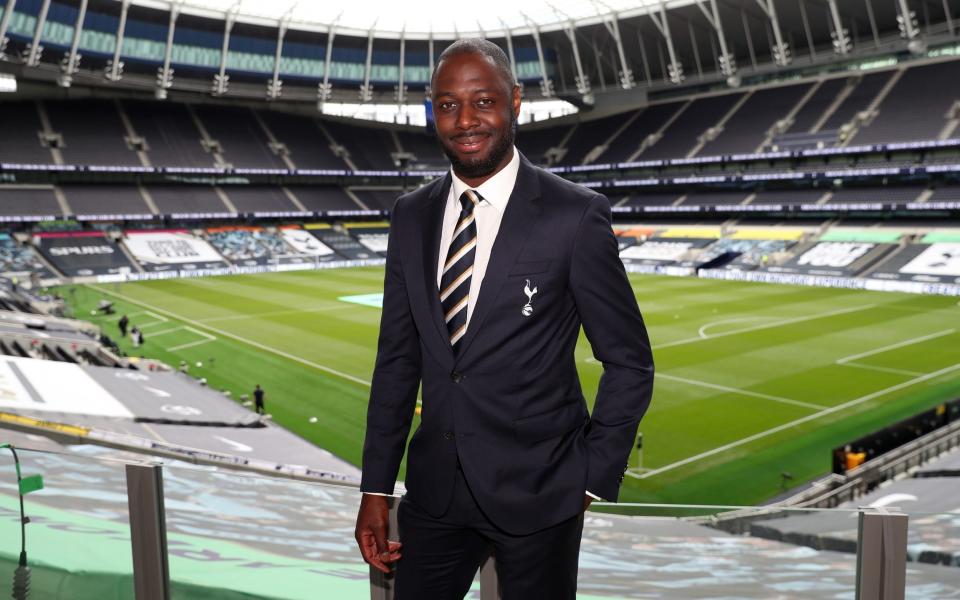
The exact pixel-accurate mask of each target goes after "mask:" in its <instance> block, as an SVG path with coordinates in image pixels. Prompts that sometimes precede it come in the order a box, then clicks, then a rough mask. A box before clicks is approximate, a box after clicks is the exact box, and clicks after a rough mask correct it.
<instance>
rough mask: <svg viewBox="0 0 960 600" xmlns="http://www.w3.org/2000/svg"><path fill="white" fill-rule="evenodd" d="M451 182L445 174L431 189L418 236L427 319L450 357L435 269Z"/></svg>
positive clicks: (448, 175) (438, 257)
mask: <svg viewBox="0 0 960 600" xmlns="http://www.w3.org/2000/svg"><path fill="white" fill-rule="evenodd" d="M451 183H452V178H451V176H450V173H449V172H448V173H447V175H446V177H445V178H444V180H443V182H442V183H441V184H440V185H438V186H436V187H434V190H433V192H432V193H431V194H430V196H429V198H428V199H427V202H425V203H424V204H423V205H422V206H421V207H420V210H421V211H422V217H421V219H420V223H421V224H422V226H423V231H422V236H421V238H422V241H423V257H422V258H423V280H424V281H423V283H424V288H425V291H426V299H427V307H428V310H429V312H430V320H431V321H433V323H434V325H435V328H436V330H437V333H438V334H439V335H440V342H441V345H442V346H443V347H444V349H445V350H444V351H445V353H446V355H448V356H450V357H452V356H453V349H452V348H451V347H450V339H449V333H448V332H447V324H446V322H445V321H444V320H443V307H442V306H441V305H440V292H439V290H438V289H437V269H438V268H439V265H438V261H439V260H440V237H441V235H442V233H443V213H444V208H445V207H446V201H447V195H448V194H449V193H450V185H451Z"/></svg>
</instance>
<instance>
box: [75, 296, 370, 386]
mask: <svg viewBox="0 0 960 600" xmlns="http://www.w3.org/2000/svg"><path fill="white" fill-rule="evenodd" d="M90 287H91V288H92V289H95V290H97V291H98V292H100V293H103V294H108V295H110V296H113V297H114V298H120V299H121V300H124V301H126V302H129V303H131V304H136V305H137V306H142V307H143V308H147V309H150V310H153V311H156V312H159V313H163V314H165V315H167V316H169V317H171V318H173V319H177V320H179V321H183V322H184V323H190V324H191V325H196V326H197V327H202V328H204V329H206V330H208V331H212V332H214V333H216V334H217V335H219V336H220V337H223V338H227V339H232V340H236V341H238V342H241V343H243V344H247V345H248V346H252V347H254V348H259V349H260V350H265V351H267V352H270V353H271V354H276V355H277V356H280V357H283V358H286V359H289V360H292V361H294V362H297V363H300V364H302V365H306V366H308V367H312V368H314V369H317V370H318V371H323V372H324V373H329V374H331V375H336V376H337V377H341V378H343V379H346V380H348V381H352V382H354V383H357V384H360V385H362V386H366V387H370V382H369V381H367V380H365V379H360V378H359V377H356V376H354V375H350V374H349V373H344V372H343V371H338V370H336V369H333V368H331V367H328V366H325V365H321V364H319V363H315V362H313V361H310V360H307V359H305V358H301V357H299V356H297V355H295V354H290V353H289V352H284V351H283V350H280V349H278V348H273V347H271V346H267V345H266V344H261V343H260V342H255V341H253V340H250V339H247V338H245V337H241V336H239V335H236V334H234V333H230V332H229V331H224V330H222V329H217V328H216V327H210V326H209V325H204V324H203V323H201V322H199V321H195V320H193V319H188V318H186V317H182V316H180V315H178V314H176V313H174V312H171V311H169V310H166V309H163V308H159V307H157V306H153V305H151V304H147V303H146V302H141V301H140V300H134V299H133V298H130V297H129V296H125V295H123V294H121V293H119V292H111V291H109V290H105V289H103V288H101V287H99V286H96V285H90Z"/></svg>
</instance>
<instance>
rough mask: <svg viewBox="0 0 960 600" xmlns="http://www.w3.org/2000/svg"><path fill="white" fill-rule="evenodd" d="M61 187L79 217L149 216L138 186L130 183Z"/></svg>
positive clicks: (68, 203)
mask: <svg viewBox="0 0 960 600" xmlns="http://www.w3.org/2000/svg"><path fill="white" fill-rule="evenodd" d="M60 189H61V190H63V194H64V196H65V197H66V199H67V205H68V206H69V207H70V211H71V213H72V214H74V215H76V216H77V217H80V218H86V219H89V218H91V217H96V216H98V215H101V216H109V215H126V216H128V218H151V217H152V216H153V213H152V211H151V210H150V207H149V206H147V203H146V202H145V201H144V199H143V196H142V195H141V194H140V190H139V189H137V188H136V187H133V186H130V185H102V184H84V185H79V184H65V185H61V186H60Z"/></svg>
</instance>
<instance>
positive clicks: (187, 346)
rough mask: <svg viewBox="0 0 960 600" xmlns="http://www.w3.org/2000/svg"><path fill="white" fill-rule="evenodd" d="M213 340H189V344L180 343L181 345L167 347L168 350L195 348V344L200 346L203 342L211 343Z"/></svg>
mask: <svg viewBox="0 0 960 600" xmlns="http://www.w3.org/2000/svg"><path fill="white" fill-rule="evenodd" d="M212 341H213V340H197V341H196V342H189V343H187V344H180V345H179V346H174V347H172V348H167V352H176V351H177V350H186V349H187V348H193V347H194V346H199V345H201V344H209V343H210V342H212Z"/></svg>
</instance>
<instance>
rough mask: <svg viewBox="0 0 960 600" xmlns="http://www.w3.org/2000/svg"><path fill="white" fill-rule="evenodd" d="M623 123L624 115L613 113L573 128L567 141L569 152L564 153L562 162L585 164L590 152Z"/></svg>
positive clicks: (605, 140) (603, 142) (566, 163)
mask: <svg viewBox="0 0 960 600" xmlns="http://www.w3.org/2000/svg"><path fill="white" fill-rule="evenodd" d="M623 124H624V115H613V116H610V117H604V118H602V119H597V120H595V121H590V122H588V123H581V124H580V125H578V126H577V128H576V129H574V130H573V133H572V134H571V136H570V139H569V140H568V141H567V145H566V150H567V152H566V154H564V155H563V159H562V160H561V161H560V164H564V165H579V164H583V162H584V160H585V159H586V158H587V157H588V155H589V154H590V152H591V151H593V150H594V148H596V147H597V146H601V145H604V144H605V143H606V142H607V140H609V139H610V137H611V136H612V135H613V134H614V132H616V130H617V129H619V128H620V127H622V126H623ZM590 162H593V161H590Z"/></svg>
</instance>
